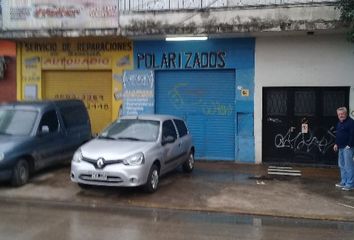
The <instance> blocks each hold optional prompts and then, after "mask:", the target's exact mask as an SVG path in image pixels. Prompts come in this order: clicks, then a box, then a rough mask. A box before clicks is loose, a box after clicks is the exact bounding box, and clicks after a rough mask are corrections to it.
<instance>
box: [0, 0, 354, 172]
mask: <svg viewBox="0 0 354 240" xmlns="http://www.w3.org/2000/svg"><path fill="white" fill-rule="evenodd" d="M39 2H40V1H38V0H32V1H27V2H26V3H23V4H24V5H23V6H18V2H17V4H16V1H13V0H3V1H2V8H3V9H4V8H6V9H11V11H6V13H5V11H3V17H2V22H3V25H2V31H1V33H0V36H1V37H2V38H8V39H11V40H13V41H16V42H17V52H18V54H19V56H17V65H18V69H17V98H18V99H19V100H23V99H48V98H80V99H83V100H84V101H85V103H86V106H87V108H88V109H89V112H90V117H91V119H92V121H93V123H94V129H93V131H94V132H99V131H100V130H101V129H102V128H103V127H104V126H105V125H106V124H107V123H109V122H110V121H112V120H113V119H115V118H116V117H118V116H119V115H120V114H123V113H127V112H129V111H128V110H129V109H130V110H132V109H133V110H134V111H135V110H136V111H142V112H144V111H145V110H144V107H148V109H149V110H148V112H150V113H151V112H154V113H163V114H174V115H178V116H180V117H183V118H184V119H185V120H186V121H187V123H188V125H189V127H190V131H191V132H192V135H193V137H194V140H195V142H196V145H197V151H196V157H197V158H198V159H205V160H226V161H236V162H246V163H262V162H278V163H279V162H280V163H289V162H290V163H305V164H325V165H333V164H336V162H335V158H336V157H335V155H334V153H333V151H332V150H331V148H332V146H333V144H334V130H333V126H334V125H335V123H336V121H337V119H336V112H335V110H336V108H337V107H339V106H347V107H348V108H349V109H350V116H351V117H354V112H353V109H354V79H353V76H354V69H353V67H352V63H353V62H354V44H352V43H349V42H347V41H346V39H345V31H346V29H345V28H343V27H342V25H341V23H340V22H339V12H338V10H337V9H336V8H335V5H334V4H335V1H332V0H330V1H320V0H317V1H313V0H286V1H284V0H282V1H278V0H272V1H239V0H237V1H233V0H228V1H226V0H218V1H208V0H198V1H195V0H193V1H172V0H159V1H141V0H119V1H118V0H117V1H116V0H110V1H81V0H76V1H70V4H69V3H68V2H67V1H59V0H58V1H56V3H55V4H56V5H55V4H54V5H55V6H56V7H55V6H54V5H50V6H49V5H48V6H47V5H45V4H38V3H39ZM69 5H70V6H69ZM53 6H54V7H53ZM59 6H60V7H61V8H59ZM64 10H65V11H64ZM10 13H12V15H11V14H10ZM180 36H187V37H188V36H203V37H207V40H204V41H180V42H168V41H165V38H166V37H180ZM132 76H134V77H132ZM139 76H140V77H139ZM132 81H134V82H132ZM147 83H149V84H150V83H151V84H150V85H149V86H150V88H149V89H150V90H149V91H147V90H146V88H145V90H141V89H140V88H139V87H146V86H147V85H148V84H147ZM139 84H140V85H139ZM134 87H135V88H136V91H135V92H134V94H133V93H132V91H131V90H132V88H134ZM128 88H129V91H128V90H127V89H128ZM137 89H138V90H137ZM132 96H133V97H135V99H134V100H131V99H132ZM124 100H125V101H124ZM101 106H102V107H101ZM128 108H129V109H128Z"/></svg>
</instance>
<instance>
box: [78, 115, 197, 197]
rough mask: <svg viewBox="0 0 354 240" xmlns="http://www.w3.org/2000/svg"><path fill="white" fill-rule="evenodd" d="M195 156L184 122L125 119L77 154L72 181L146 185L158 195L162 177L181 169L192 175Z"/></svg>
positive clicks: (166, 118) (84, 184)
mask: <svg viewBox="0 0 354 240" xmlns="http://www.w3.org/2000/svg"><path fill="white" fill-rule="evenodd" d="M194 153H195V148H194V146H193V142H192V137H191V135H190V134H189V131H188V129H187V126H186V124H185V122H184V121H183V120H182V119H180V118H177V117H173V116H165V115H141V116H125V117H122V118H120V119H118V120H117V121H116V122H113V123H112V124H111V125H110V126H109V127H108V128H106V129H105V130H104V131H103V132H102V133H101V134H100V135H99V136H98V137H97V138H95V139H93V140H91V141H90V142H88V143H86V144H84V145H83V146H81V147H80V148H79V149H78V150H77V151H76V152H75V154H74V157H73V159H72V162H71V180H72V181H73V182H76V183H78V184H79V186H81V187H87V185H103V186H123V187H136V186H142V185H143V186H144V188H145V190H146V191H147V192H155V191H156V190H157V188H158V183H159V177H160V176H161V175H163V174H166V173H167V172H169V171H171V170H174V169H175V168H177V167H178V166H180V165H182V167H183V170H184V171H185V172H188V173H189V172H192V170H193V168H194Z"/></svg>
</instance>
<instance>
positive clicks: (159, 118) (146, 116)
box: [120, 114, 183, 121]
mask: <svg viewBox="0 0 354 240" xmlns="http://www.w3.org/2000/svg"><path fill="white" fill-rule="evenodd" d="M120 119H142V120H155V121H165V120H170V119H178V120H182V121H183V119H182V118H180V117H176V116H172V115H163V114H142V115H138V116H123V117H121V118H120Z"/></svg>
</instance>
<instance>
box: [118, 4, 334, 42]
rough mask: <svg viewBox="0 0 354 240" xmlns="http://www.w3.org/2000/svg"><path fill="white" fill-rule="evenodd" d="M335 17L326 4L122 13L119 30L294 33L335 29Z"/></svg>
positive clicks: (137, 33)
mask: <svg viewBox="0 0 354 240" xmlns="http://www.w3.org/2000/svg"><path fill="white" fill-rule="evenodd" d="M338 19H339V12H338V10H337V9H335V7H334V6H333V5H330V4H329V5H328V4H305V5H294V6H284V5H281V6H262V7H260V6H258V7H242V8H236V7H234V8H220V9H212V8H211V9H203V10H189V11H188V10H183V11H160V12H154V11H146V12H123V13H122V14H121V15H120V17H119V30H120V31H121V34H122V35H124V36H136V37H139V36H143V37H148V36H164V35H177V34H184V35H188V34H207V35H220V34H230V33H231V34H232V33H243V34H254V33H259V32H272V33H276V32H291V31H295V32H296V31H314V30H334V29H338V28H340V24H339V22H338Z"/></svg>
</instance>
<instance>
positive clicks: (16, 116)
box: [0, 100, 92, 186]
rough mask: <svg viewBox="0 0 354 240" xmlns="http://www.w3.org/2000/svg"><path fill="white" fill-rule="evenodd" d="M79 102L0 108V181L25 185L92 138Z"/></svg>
mask: <svg viewBox="0 0 354 240" xmlns="http://www.w3.org/2000/svg"><path fill="white" fill-rule="evenodd" d="M91 136H92V134H91V124H90V119H89V115H88V113H87V110H86V108H85V105H84V103H83V102H82V101H80V100H60V101H35V102H14V103H6V104H2V105H0V180H2V181H4V180H10V181H11V183H12V185H14V186H21V185H24V184H25V183H27V181H28V179H29V177H30V175H31V174H32V173H34V172H35V171H38V170H40V169H43V168H45V167H48V166H51V165H54V164H58V163H60V162H65V161H68V160H70V159H71V158H72V155H73V153H74V152H75V150H76V149H77V148H78V147H79V146H80V145H82V144H83V143H85V142H87V141H88V140H90V139H91Z"/></svg>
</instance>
